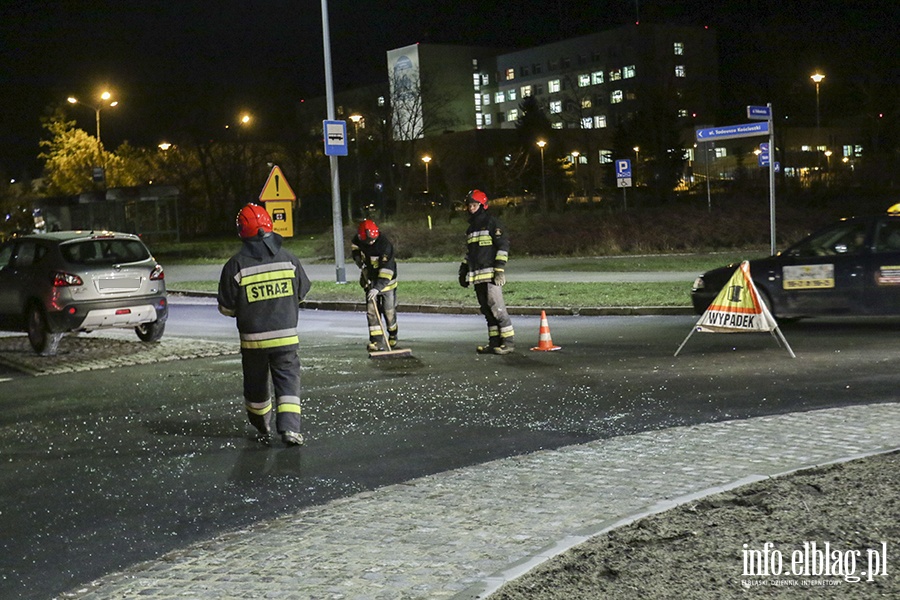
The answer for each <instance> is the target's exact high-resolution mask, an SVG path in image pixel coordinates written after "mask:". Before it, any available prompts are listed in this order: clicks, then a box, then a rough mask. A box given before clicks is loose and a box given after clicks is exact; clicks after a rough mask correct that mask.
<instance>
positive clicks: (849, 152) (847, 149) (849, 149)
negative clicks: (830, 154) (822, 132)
mask: <svg viewBox="0 0 900 600" xmlns="http://www.w3.org/2000/svg"><path fill="white" fill-rule="evenodd" d="M841 156H847V157H852V156H853V146H844V147H843V149H842V150H841Z"/></svg>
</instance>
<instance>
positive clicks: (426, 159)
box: [422, 154, 431, 194]
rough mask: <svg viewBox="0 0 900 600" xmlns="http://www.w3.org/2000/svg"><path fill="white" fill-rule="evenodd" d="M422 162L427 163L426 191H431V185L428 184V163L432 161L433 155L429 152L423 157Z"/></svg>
mask: <svg viewBox="0 0 900 600" xmlns="http://www.w3.org/2000/svg"><path fill="white" fill-rule="evenodd" d="M422 162H423V163H425V193H426V194H427V193H429V192H430V191H431V186H430V185H429V184H428V163H430V162H431V157H430V156H428V155H427V154H426V155H425V156H423V157H422Z"/></svg>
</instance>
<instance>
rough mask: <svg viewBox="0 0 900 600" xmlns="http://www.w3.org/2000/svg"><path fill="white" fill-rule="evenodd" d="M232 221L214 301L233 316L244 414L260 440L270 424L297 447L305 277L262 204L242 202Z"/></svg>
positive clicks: (267, 436) (268, 432) (267, 435)
mask: <svg viewBox="0 0 900 600" xmlns="http://www.w3.org/2000/svg"><path fill="white" fill-rule="evenodd" d="M236 222H237V230H238V235H239V236H240V238H241V241H242V246H241V250H240V252H238V253H237V254H235V255H234V256H232V257H231V258H230V259H229V260H228V262H227V263H225V266H224V267H222V275H221V277H220V278H219V293H218V301H219V312H221V313H222V314H223V315H225V316H228V317H235V318H236V319H237V328H238V332H239V333H240V338H241V366H242V368H243V375H244V405H245V407H246V409H247V418H248V420H249V421H250V424H251V425H253V426H254V427H255V428H256V430H257V431H258V432H259V439H260V440H261V441H264V442H266V443H268V442H269V440H270V438H271V435H272V426H273V424H274V427H275V429H276V431H277V432H278V433H279V434H280V435H281V439H282V441H283V442H284V443H285V444H287V445H288V446H299V445H301V444H303V436H302V435H301V434H300V359H299V358H298V356H297V349H298V346H299V341H300V340H299V338H298V336H297V316H298V311H299V306H300V302H301V301H302V300H303V298H304V297H305V296H306V294H307V292H309V288H310V283H309V278H308V277H307V276H306V273H305V272H304V270H303V267H302V266H301V264H300V261H299V260H298V259H297V257H296V256H294V255H293V254H291V253H290V252H288V251H287V250H285V249H284V248H282V243H283V242H284V238H282V237H281V236H280V235H278V234H277V233H275V232H273V231H272V219H271V217H270V216H269V213H268V212H267V211H266V209H265V208H263V207H262V206H259V205H256V204H247V205H246V206H245V207H243V208H242V209H241V210H240V212H239V213H238V215H237V219H236ZM270 378H271V381H272V387H273V388H274V390H275V410H274V419H273V411H272V400H271V398H270V396H269V380H270Z"/></svg>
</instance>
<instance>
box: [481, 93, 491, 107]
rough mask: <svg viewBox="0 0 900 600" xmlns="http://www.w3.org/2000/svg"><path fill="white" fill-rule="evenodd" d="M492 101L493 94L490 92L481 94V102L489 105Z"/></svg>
mask: <svg viewBox="0 0 900 600" xmlns="http://www.w3.org/2000/svg"><path fill="white" fill-rule="evenodd" d="M490 103H491V95H490V94H482V95H481V104H483V105H484V106H487V105H488V104H490Z"/></svg>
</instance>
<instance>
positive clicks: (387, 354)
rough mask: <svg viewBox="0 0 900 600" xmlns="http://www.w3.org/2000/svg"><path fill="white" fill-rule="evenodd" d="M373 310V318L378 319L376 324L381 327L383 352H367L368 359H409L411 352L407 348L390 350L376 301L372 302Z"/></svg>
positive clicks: (385, 329) (385, 328)
mask: <svg viewBox="0 0 900 600" xmlns="http://www.w3.org/2000/svg"><path fill="white" fill-rule="evenodd" d="M371 302H372V304H373V305H374V308H375V316H376V317H378V324H379V325H380V326H381V336H382V339H383V340H384V350H376V351H374V352H369V358H411V357H412V350H410V349H409V348H397V349H396V350H391V342H390V340H389V339H388V334H387V327H385V325H386V324H385V322H384V319H382V318H381V311H379V310H378V299H375V300H372V301H371Z"/></svg>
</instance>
